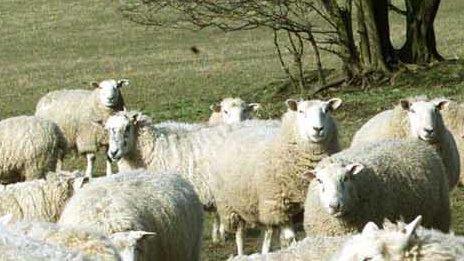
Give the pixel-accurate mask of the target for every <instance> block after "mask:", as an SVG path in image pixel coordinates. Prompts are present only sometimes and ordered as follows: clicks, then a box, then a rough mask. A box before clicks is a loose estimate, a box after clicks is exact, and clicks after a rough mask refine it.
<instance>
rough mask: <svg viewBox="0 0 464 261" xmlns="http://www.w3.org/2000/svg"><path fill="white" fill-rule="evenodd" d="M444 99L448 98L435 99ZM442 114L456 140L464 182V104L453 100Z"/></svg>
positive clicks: (462, 180)
mask: <svg viewBox="0 0 464 261" xmlns="http://www.w3.org/2000/svg"><path fill="white" fill-rule="evenodd" d="M442 100H446V99H444V98H436V99H434V101H435V102H440V101H442ZM441 115H442V117H443V121H444V122H445V125H446V127H447V128H448V129H449V131H450V132H451V134H453V137H454V140H455V141H456V145H457V148H458V151H459V158H460V163H461V164H460V165H461V174H460V183H461V184H464V139H463V136H464V104H463V103H461V104H459V103H457V102H453V101H452V102H450V103H449V105H448V106H446V108H444V109H443V110H442V111H441Z"/></svg>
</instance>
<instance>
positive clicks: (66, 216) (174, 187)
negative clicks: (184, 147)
mask: <svg viewBox="0 0 464 261" xmlns="http://www.w3.org/2000/svg"><path fill="white" fill-rule="evenodd" d="M59 224H60V225H70V226H72V225H75V224H79V225H81V226H84V227H87V228H90V229H92V230H94V231H97V232H100V233H102V234H105V235H110V234H113V233H116V232H124V231H131V230H142V231H149V232H155V233H156V234H157V236H158V238H159V239H160V240H159V242H158V244H156V245H157V247H159V249H157V251H156V252H158V253H164V254H165V255H166V256H164V258H165V259H164V260H182V258H181V257H184V258H185V257H186V256H189V257H195V256H196V255H197V254H198V253H196V252H195V251H196V249H199V244H200V242H201V239H200V237H201V231H202V206H201V204H200V201H199V200H198V197H197V195H196V193H195V192H194V190H193V188H192V186H191V185H190V184H189V183H188V182H186V181H185V180H184V179H182V178H181V177H180V176H179V175H176V174H173V173H159V174H150V173H148V172H146V171H145V172H144V171H141V172H128V173H122V174H118V175H112V176H110V177H108V178H100V179H97V180H96V181H95V182H94V183H91V184H89V185H88V186H86V187H84V188H83V189H82V191H80V192H79V193H78V194H76V195H75V196H74V197H73V198H72V199H71V200H70V202H69V203H68V204H67V206H66V208H65V210H64V211H63V214H62V217H61V219H60V221H59ZM186 242H189V243H188V244H186ZM194 259H195V258H194Z"/></svg>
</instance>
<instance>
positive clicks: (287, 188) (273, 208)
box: [211, 98, 341, 255]
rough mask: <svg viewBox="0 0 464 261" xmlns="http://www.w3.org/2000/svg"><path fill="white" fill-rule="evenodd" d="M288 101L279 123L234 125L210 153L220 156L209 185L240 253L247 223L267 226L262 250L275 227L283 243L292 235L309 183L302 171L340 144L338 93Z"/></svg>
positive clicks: (338, 148)
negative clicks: (335, 115)
mask: <svg viewBox="0 0 464 261" xmlns="http://www.w3.org/2000/svg"><path fill="white" fill-rule="evenodd" d="M286 104H287V106H288V111H287V112H286V113H285V114H284V115H283V117H282V124H281V127H280V128H270V127H269V126H262V127H261V128H255V129H253V131H248V130H247V129H243V130H239V131H236V132H234V133H232V134H231V135H229V137H228V138H227V139H226V141H225V142H224V144H223V146H222V147H219V149H218V150H217V151H215V152H214V153H212V155H216V154H219V155H221V157H219V158H217V159H216V161H215V164H214V169H213V170H214V172H213V174H212V175H211V176H212V179H211V184H212V185H211V187H212V189H213V194H214V197H215V199H216V205H217V209H218V213H219V215H220V218H221V221H222V222H223V223H224V225H225V229H226V230H227V231H235V235H236V236H235V238H236V244H237V252H238V255H242V254H243V232H244V229H245V228H246V227H245V226H249V227H254V226H260V227H265V228H266V233H265V236H264V242H263V246H262V252H263V253H267V252H268V251H269V249H270V246H271V238H272V234H273V233H274V230H275V229H276V228H282V230H281V243H282V245H286V244H288V243H289V242H291V241H293V240H294V238H295V234H294V232H293V230H292V224H291V219H292V216H293V215H295V214H298V213H300V212H302V210H303V208H302V207H303V203H304V200H305V195H306V194H305V191H306V188H307V182H305V181H303V180H301V179H300V173H301V172H302V171H306V170H308V169H312V168H313V167H314V165H315V164H316V163H317V162H318V161H320V160H321V159H322V158H324V157H327V156H329V155H331V154H333V153H335V152H338V151H339V150H340V146H339V143H338V133H337V127H336V123H335V121H334V119H333V118H332V117H331V115H330V112H331V111H333V110H335V109H337V108H338V107H339V106H340V105H341V100H340V99H337V98H335V99H330V100H329V101H320V100H312V101H296V100H287V102H286Z"/></svg>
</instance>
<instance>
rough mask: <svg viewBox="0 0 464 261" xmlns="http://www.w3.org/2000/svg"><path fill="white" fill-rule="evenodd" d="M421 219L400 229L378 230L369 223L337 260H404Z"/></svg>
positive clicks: (346, 246)
mask: <svg viewBox="0 0 464 261" xmlns="http://www.w3.org/2000/svg"><path fill="white" fill-rule="evenodd" d="M421 220H422V217H421V216H419V217H417V218H416V219H415V220H414V221H412V222H411V223H410V224H408V225H406V226H405V227H404V228H402V229H395V230H380V229H379V227H378V226H377V225H376V224H375V223H373V222H369V223H367V224H366V225H365V227H364V229H363V231H362V233H361V234H358V235H356V236H353V237H352V238H351V239H350V240H349V241H348V242H347V243H346V244H345V245H344V246H343V248H342V250H341V252H340V255H339V257H338V258H337V260H342V261H348V260H350V261H351V260H404V254H405V252H406V251H407V249H408V248H409V245H410V243H411V240H412V239H413V238H414V237H415V230H416V229H417V227H419V225H420V221H421Z"/></svg>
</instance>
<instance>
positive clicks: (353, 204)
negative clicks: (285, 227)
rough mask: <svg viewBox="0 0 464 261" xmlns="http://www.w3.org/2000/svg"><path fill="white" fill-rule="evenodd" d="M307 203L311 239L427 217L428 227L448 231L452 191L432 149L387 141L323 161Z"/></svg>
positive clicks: (307, 229) (313, 174) (314, 174)
mask: <svg viewBox="0 0 464 261" xmlns="http://www.w3.org/2000/svg"><path fill="white" fill-rule="evenodd" d="M304 176H305V177H308V178H311V179H312V181H311V183H310V185H309V188H308V193H307V197H306V202H305V213H304V229H305V232H306V234H307V235H325V236H334V235H343V234H349V233H354V232H357V231H359V230H360V229H362V228H363V226H364V225H365V224H366V223H367V222H368V221H373V222H375V223H377V224H379V225H381V224H382V221H383V220H384V219H385V218H388V219H390V220H393V221H396V220H399V219H400V218H404V219H405V220H406V221H410V220H412V219H413V218H414V217H416V216H417V215H419V214H420V215H423V216H424V226H425V227H432V228H437V229H440V230H442V231H444V232H447V231H448V230H449V227H450V202H449V190H448V183H447V178H446V172H445V169H444V165H443V163H442V161H441V159H440V156H439V155H438V154H437V153H436V151H435V150H434V148H433V147H432V146H431V145H429V144H426V143H424V142H420V141H416V140H384V141H380V142H374V143H371V144H365V145H360V146H358V147H352V148H349V149H347V150H344V151H342V152H339V153H337V154H334V155H332V156H330V157H329V158H326V159H323V160H322V161H321V162H320V163H319V164H318V165H317V166H316V168H315V170H314V171H308V172H306V173H304Z"/></svg>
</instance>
